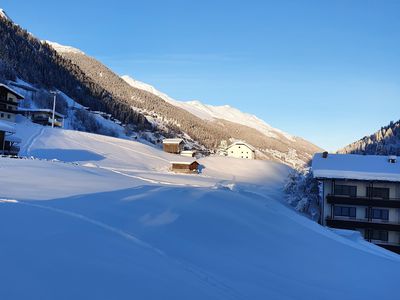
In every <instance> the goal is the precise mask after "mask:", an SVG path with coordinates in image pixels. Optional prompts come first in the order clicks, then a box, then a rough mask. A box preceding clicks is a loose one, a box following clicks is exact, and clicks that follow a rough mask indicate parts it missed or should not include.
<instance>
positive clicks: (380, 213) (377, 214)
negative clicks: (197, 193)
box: [365, 208, 389, 221]
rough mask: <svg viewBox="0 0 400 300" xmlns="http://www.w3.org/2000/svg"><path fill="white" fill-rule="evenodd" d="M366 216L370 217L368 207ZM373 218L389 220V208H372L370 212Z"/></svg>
mask: <svg viewBox="0 0 400 300" xmlns="http://www.w3.org/2000/svg"><path fill="white" fill-rule="evenodd" d="M365 218H368V208H366V209H365ZM370 218H371V219H377V220H385V221H388V220H389V210H388V209H380V208H372V209H371V212H370Z"/></svg>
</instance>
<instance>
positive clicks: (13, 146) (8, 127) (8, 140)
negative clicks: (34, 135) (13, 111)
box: [0, 120, 21, 155]
mask: <svg viewBox="0 0 400 300" xmlns="http://www.w3.org/2000/svg"><path fill="white" fill-rule="evenodd" d="M14 134H15V127H14V126H13V125H12V123H10V122H7V121H3V120H0V154H2V155H18V152H19V147H18V144H19V143H20V142H21V140H20V139H19V138H18V137H16V136H14Z"/></svg>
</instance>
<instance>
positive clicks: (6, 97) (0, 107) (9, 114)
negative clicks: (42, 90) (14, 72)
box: [0, 84, 24, 123]
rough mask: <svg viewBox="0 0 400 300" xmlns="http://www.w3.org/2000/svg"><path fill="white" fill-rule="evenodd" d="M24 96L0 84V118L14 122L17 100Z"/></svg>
mask: <svg viewBox="0 0 400 300" xmlns="http://www.w3.org/2000/svg"><path fill="white" fill-rule="evenodd" d="M22 99H24V97H23V96H22V95H20V94H18V93H17V92H15V91H14V90H13V89H11V88H10V87H8V86H6V85H4V84H0V120H4V121H8V122H12V123H15V116H16V115H17V113H18V102H19V101H20V100H22Z"/></svg>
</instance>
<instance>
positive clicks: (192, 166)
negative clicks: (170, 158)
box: [171, 161, 200, 174]
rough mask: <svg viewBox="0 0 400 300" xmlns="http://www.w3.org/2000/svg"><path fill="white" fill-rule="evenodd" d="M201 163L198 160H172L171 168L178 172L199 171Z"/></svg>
mask: <svg viewBox="0 0 400 300" xmlns="http://www.w3.org/2000/svg"><path fill="white" fill-rule="evenodd" d="M199 166H200V164H199V163H198V162H197V161H175V162H171V170H172V171H173V172H177V173H187V174H190V173H198V172H199Z"/></svg>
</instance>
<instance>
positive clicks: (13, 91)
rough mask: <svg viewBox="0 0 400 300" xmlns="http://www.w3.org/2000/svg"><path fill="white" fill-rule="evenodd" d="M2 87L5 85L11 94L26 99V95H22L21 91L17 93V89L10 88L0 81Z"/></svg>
mask: <svg viewBox="0 0 400 300" xmlns="http://www.w3.org/2000/svg"><path fill="white" fill-rule="evenodd" d="M0 87H3V88H5V89H7V90H8V91H9V92H10V93H11V94H14V95H15V96H16V97H17V98H19V99H24V98H25V97H24V96H22V95H21V94H20V93H17V92H16V91H15V90H13V89H12V88H10V87H9V86H8V85H5V84H2V83H0Z"/></svg>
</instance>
